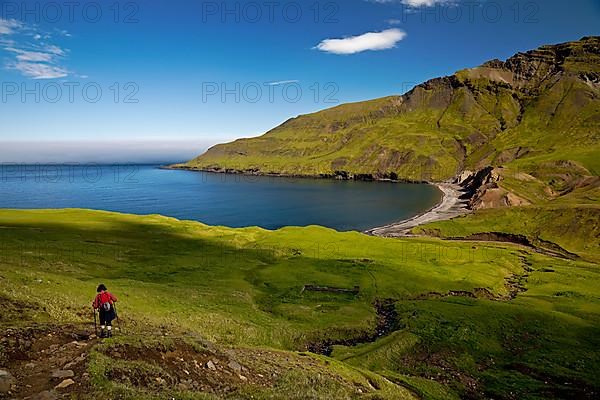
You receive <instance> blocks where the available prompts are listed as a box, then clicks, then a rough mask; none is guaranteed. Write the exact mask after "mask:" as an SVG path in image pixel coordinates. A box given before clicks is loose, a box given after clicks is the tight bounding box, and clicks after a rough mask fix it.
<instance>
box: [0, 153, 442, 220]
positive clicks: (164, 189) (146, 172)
mask: <svg viewBox="0 0 600 400" xmlns="http://www.w3.org/2000/svg"><path fill="white" fill-rule="evenodd" d="M440 197H441V193H440V192H439V190H438V189H437V188H436V187H434V186H431V185H426V184H401V183H387V182H354V181H335V180H318V179H303V178H280V177H255V176H242V175H226V174H214V173H205V172H190V171H181V170H165V169H160V168H159V166H157V165H16V164H10V165H7V164H5V165H0V208H18V209H29V208H90V209H97V210H107V211H117V212H123V213H131V214H141V215H146V214H162V215H166V216H170V217H175V218H179V219H186V220H196V221H201V222H203V223H206V224H209V225H224V226H230V227H245V226H260V227H263V228H266V229H277V228H280V227H282V226H288V225H293V226H306V225H322V226H326V227H329V228H333V229H337V230H340V231H349V230H365V229H368V228H372V227H376V226H381V225H385V224H388V223H391V222H394V221H397V220H400V219H404V218H409V217H412V216H414V215H416V214H418V213H420V212H423V211H425V210H427V209H429V208H431V207H433V206H434V205H435V204H436V203H437V202H438V201H439V200H440Z"/></svg>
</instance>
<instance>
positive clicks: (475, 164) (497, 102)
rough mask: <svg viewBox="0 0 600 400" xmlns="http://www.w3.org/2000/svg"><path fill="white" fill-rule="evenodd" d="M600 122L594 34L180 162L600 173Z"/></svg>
mask: <svg viewBox="0 0 600 400" xmlns="http://www.w3.org/2000/svg"><path fill="white" fill-rule="evenodd" d="M599 123H600V38H598V37H588V38H583V39H581V40H580V41H577V42H570V43H565V44H560V45H555V46H544V47H541V48H540V49H537V50H534V51H530V52H527V53H522V54H517V55H515V56H514V57H511V58H510V59H508V60H507V61H505V62H501V61H498V60H494V61H490V62H488V63H485V64H484V65H482V66H481V67H477V68H472V69H466V70H463V71H459V72H457V73H456V74H455V75H452V76H448V77H444V78H439V79H433V80H431V81H428V82H426V83H424V84H421V85H418V86H417V87H415V88H414V89H413V90H411V91H410V92H409V93H407V94H405V95H403V96H391V97H386V98H382V99H377V100H372V101H366V102H361V103H354V104H344V105H340V106H338V107H335V108H332V109H328V110H324V111H321V112H318V113H315V114H310V115H303V116H300V117H297V118H293V119H291V120H289V121H287V122H286V123H284V124H283V125H281V126H279V127H277V128H275V129H273V130H272V131H270V132H268V133H266V134H265V135H263V136H261V137H258V138H252V139H241V140H237V141H235V142H233V143H228V144H223V145H218V146H215V147H213V148H211V149H210V150H208V151H207V152H206V153H205V154H203V155H202V156H200V157H198V158H197V159H195V160H192V161H190V162H189V163H187V164H183V165H180V166H178V167H184V168H192V169H209V170H228V171H236V172H246V173H276V174H299V175H312V176H318V175H323V174H324V175H332V174H335V173H336V172H337V173H340V172H342V171H343V172H344V173H346V174H349V175H360V174H367V175H372V176H375V177H390V176H393V177H396V176H398V177H400V178H403V179H409V180H434V181H435V180H437V181H439V180H445V179H449V178H452V177H455V176H457V175H458V174H459V173H460V172H461V171H463V170H477V169H481V168H483V167H485V166H488V165H492V166H513V167H517V168H520V169H522V170H523V172H527V173H531V172H533V171H534V170H536V169H537V168H539V167H540V166H543V165H552V164H553V163H556V162H559V161H572V162H574V163H577V165H580V166H581V167H582V168H585V169H586V170H587V171H588V172H589V173H590V175H593V176H597V175H598V173H599V171H600V164H599V163H598V157H597V156H596V154H597V153H598V151H600V143H599V135H600V131H599V125H600V124H599Z"/></svg>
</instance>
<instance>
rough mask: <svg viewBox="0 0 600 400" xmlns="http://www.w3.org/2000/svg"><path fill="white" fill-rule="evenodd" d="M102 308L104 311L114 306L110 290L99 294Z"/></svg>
mask: <svg viewBox="0 0 600 400" xmlns="http://www.w3.org/2000/svg"><path fill="white" fill-rule="evenodd" d="M98 296H99V303H100V308H101V309H102V310H104V311H107V312H108V311H110V310H111V308H112V303H111V301H112V300H111V297H110V294H108V292H102V293H100V294H99V295H98Z"/></svg>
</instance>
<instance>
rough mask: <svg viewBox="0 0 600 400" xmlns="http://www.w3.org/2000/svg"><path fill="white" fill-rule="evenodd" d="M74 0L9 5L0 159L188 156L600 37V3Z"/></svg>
mask: <svg viewBox="0 0 600 400" xmlns="http://www.w3.org/2000/svg"><path fill="white" fill-rule="evenodd" d="M72 4H73V2H69V1H64V2H63V1H52V2H45V1H23V0H20V1H15V2H11V1H0V77H1V82H2V88H1V89H2V93H1V98H0V109H1V110H2V114H1V115H2V129H1V131H0V143H1V142H11V146H1V147H0V161H6V160H9V161H15V158H19V157H21V155H22V153H23V154H25V153H26V150H27V146H26V145H23V146H21V147H22V149H23V151H22V152H20V151H19V149H20V147H19V145H18V144H15V143H21V142H30V143H32V145H35V146H37V147H38V148H39V154H40V156H39V157H40V159H41V158H43V153H44V151H43V150H44V147H45V146H43V145H40V143H43V142H52V143H53V145H52V146H47V149H48V151H54V152H55V153H57V154H59V155H60V154H61V149H62V148H63V147H61V143H62V144H64V143H68V142H88V144H87V146H88V147H90V146H92V147H93V146H96V144H97V143H99V142H112V143H117V144H115V146H120V148H121V149H122V148H123V143H127V144H129V145H130V146H131V147H132V149H134V150H135V148H137V145H136V143H138V144H139V143H140V141H147V142H155V143H156V147H157V148H158V149H160V148H162V147H164V143H166V142H168V141H172V142H173V143H179V146H180V147H179V149H178V150H177V151H175V150H174V149H173V148H174V147H176V146H170V147H169V150H168V151H167V150H165V154H166V157H167V158H168V157H170V156H173V157H184V156H186V155H187V154H195V153H198V152H200V151H201V150H203V148H204V147H206V146H208V145H210V144H214V143H217V142H220V141H223V140H229V139H232V138H237V137H248V136H255V135H259V134H261V133H264V132H265V131H267V130H269V129H270V128H272V127H274V126H276V125H278V124H279V123H281V122H283V121H285V120H286V119H288V118H290V117H293V116H296V115H298V114H303V113H307V112H312V111H316V110H319V109H323V108H327V107H331V106H334V105H336V104H339V103H343V102H349V101H359V100H365V99H370V98H375V97H381V96H386V95H390V94H400V93H403V92H405V91H406V90H408V89H410V88H411V87H412V86H413V85H415V84H417V83H420V82H423V81H425V80H427V79H430V78H433V77H436V76H440V75H447V74H451V73H453V72H454V71H456V70H458V69H461V68H465V67H472V66H476V65H479V64H481V63H482V62H484V61H486V60H489V59H492V58H500V59H504V58H507V57H509V56H510V55H512V54H514V53H515V52H517V51H524V50H528V49H532V48H535V47H538V46H540V45H542V44H550V43H558V42H564V41H569V40H576V39H579V38H580V37H582V36H586V35H598V34H600V32H599V31H600V29H599V28H598V27H599V26H600V2H598V1H594V0H577V1H575V2H565V1H558V0H544V1H541V0H539V1H515V0H510V1H503V0H500V1H467V0H343V1H342V0H339V1H314V0H309V1H286V0H265V1H216V2H212V1H179V0H170V1H162V0H153V1H151V2H150V1H143V2H142V1H139V2H131V1H123V2H118V1H117V2H112V1H111V2H105V1H98V2H94V1H87V0H84V1H81V2H79V3H77V4H79V5H78V6H74V5H72ZM84 88H85V89H84ZM98 89H99V90H101V91H102V94H101V95H99V94H98V93H99V92H98ZM223 89H226V90H228V92H227V94H226V95H225V96H224V97H223V96H222V94H223ZM70 97H71V98H70ZM92 143H95V144H94V145H92ZM69 146H71V147H70V148H72V146H73V145H72V143H71V144H69ZM82 146H86V145H85V143H84V144H83V145H82ZM2 148H4V149H5V150H4V151H3V150H2ZM9 148H10V149H11V150H10V151H9V150H6V149H9ZM98 148H102V150H101V151H103V152H106V151H107V150H106V149H107V147H106V146H98ZM52 149H53V150H52ZM88 150H89V149H88ZM134 150H132V151H134ZM99 151H100V150H99ZM169 152H171V153H169ZM36 154H37V153H36ZM86 154H87V155H86V157H87V156H89V154H88V153H86ZM175 154H176V155H175ZM53 157H54V158H56V157H57V156H56V154H55V155H54V156H53ZM68 161H71V159H69V160H68Z"/></svg>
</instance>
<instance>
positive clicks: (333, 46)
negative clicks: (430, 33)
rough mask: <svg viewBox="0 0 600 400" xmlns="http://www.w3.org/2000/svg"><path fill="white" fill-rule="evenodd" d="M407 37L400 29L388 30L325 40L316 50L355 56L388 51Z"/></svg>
mask: <svg viewBox="0 0 600 400" xmlns="http://www.w3.org/2000/svg"><path fill="white" fill-rule="evenodd" d="M405 37H406V32H404V31H402V30H400V29H396V28H394V29H386V30H385V31H382V32H367V33H364V34H362V35H359V36H351V37H347V38H344V39H325V40H323V41H322V42H321V43H319V44H318V45H317V46H316V49H318V50H321V51H324V52H327V53H333V54H355V53H360V52H363V51H368V50H374V51H375V50H387V49H391V48H394V47H396V43H398V42H399V41H401V40H402V39H404V38H405Z"/></svg>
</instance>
